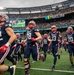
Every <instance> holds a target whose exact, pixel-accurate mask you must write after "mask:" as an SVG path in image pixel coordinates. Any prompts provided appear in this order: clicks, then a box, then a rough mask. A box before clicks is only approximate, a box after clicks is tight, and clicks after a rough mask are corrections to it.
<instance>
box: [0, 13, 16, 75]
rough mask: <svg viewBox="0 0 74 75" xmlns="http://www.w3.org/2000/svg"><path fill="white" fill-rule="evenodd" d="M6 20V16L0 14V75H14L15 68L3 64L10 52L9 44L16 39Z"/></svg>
mask: <svg viewBox="0 0 74 75" xmlns="http://www.w3.org/2000/svg"><path fill="white" fill-rule="evenodd" d="M7 20H8V16H7V15H5V14H0V74H1V73H3V72H4V71H9V72H10V75H14V74H15V68H16V66H15V65H14V66H7V65H4V63H3V62H4V59H5V58H6V56H7V55H8V53H9V51H10V45H11V43H12V42H13V41H14V40H15V39H16V35H15V34H14V31H13V29H12V28H11V27H10V26H9V23H8V22H7Z"/></svg>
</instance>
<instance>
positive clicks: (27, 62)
mask: <svg viewBox="0 0 74 75" xmlns="http://www.w3.org/2000/svg"><path fill="white" fill-rule="evenodd" d="M24 65H25V70H28V69H29V68H30V63H29V59H27V58H26V59H24ZM26 66H27V67H26Z"/></svg>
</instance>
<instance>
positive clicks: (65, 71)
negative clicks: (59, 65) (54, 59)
mask: <svg viewBox="0 0 74 75" xmlns="http://www.w3.org/2000/svg"><path fill="white" fill-rule="evenodd" d="M17 68H19V69H24V67H17ZM31 69H32V70H39V71H52V70H51V69H43V68H31ZM54 72H64V73H74V71H68V70H54Z"/></svg>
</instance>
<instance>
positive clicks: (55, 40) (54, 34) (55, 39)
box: [49, 25, 60, 70]
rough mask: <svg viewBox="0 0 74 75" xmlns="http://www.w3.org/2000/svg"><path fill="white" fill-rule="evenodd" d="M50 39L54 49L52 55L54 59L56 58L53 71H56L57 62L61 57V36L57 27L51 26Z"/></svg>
mask: <svg viewBox="0 0 74 75" xmlns="http://www.w3.org/2000/svg"><path fill="white" fill-rule="evenodd" d="M49 37H50V39H51V40H52V43H51V46H52V47H51V48H52V54H53V57H54V61H53V66H52V70H54V69H55V65H56V62H57V56H58V57H59V54H58V41H59V38H60V34H59V32H58V31H57V27H56V26H55V25H52V26H51V32H49Z"/></svg>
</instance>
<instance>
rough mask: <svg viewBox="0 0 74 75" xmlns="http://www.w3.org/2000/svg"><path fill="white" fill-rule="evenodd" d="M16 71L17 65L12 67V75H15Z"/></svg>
mask: <svg viewBox="0 0 74 75" xmlns="http://www.w3.org/2000/svg"><path fill="white" fill-rule="evenodd" d="M15 69H16V66H15V65H13V66H10V75H15Z"/></svg>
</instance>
